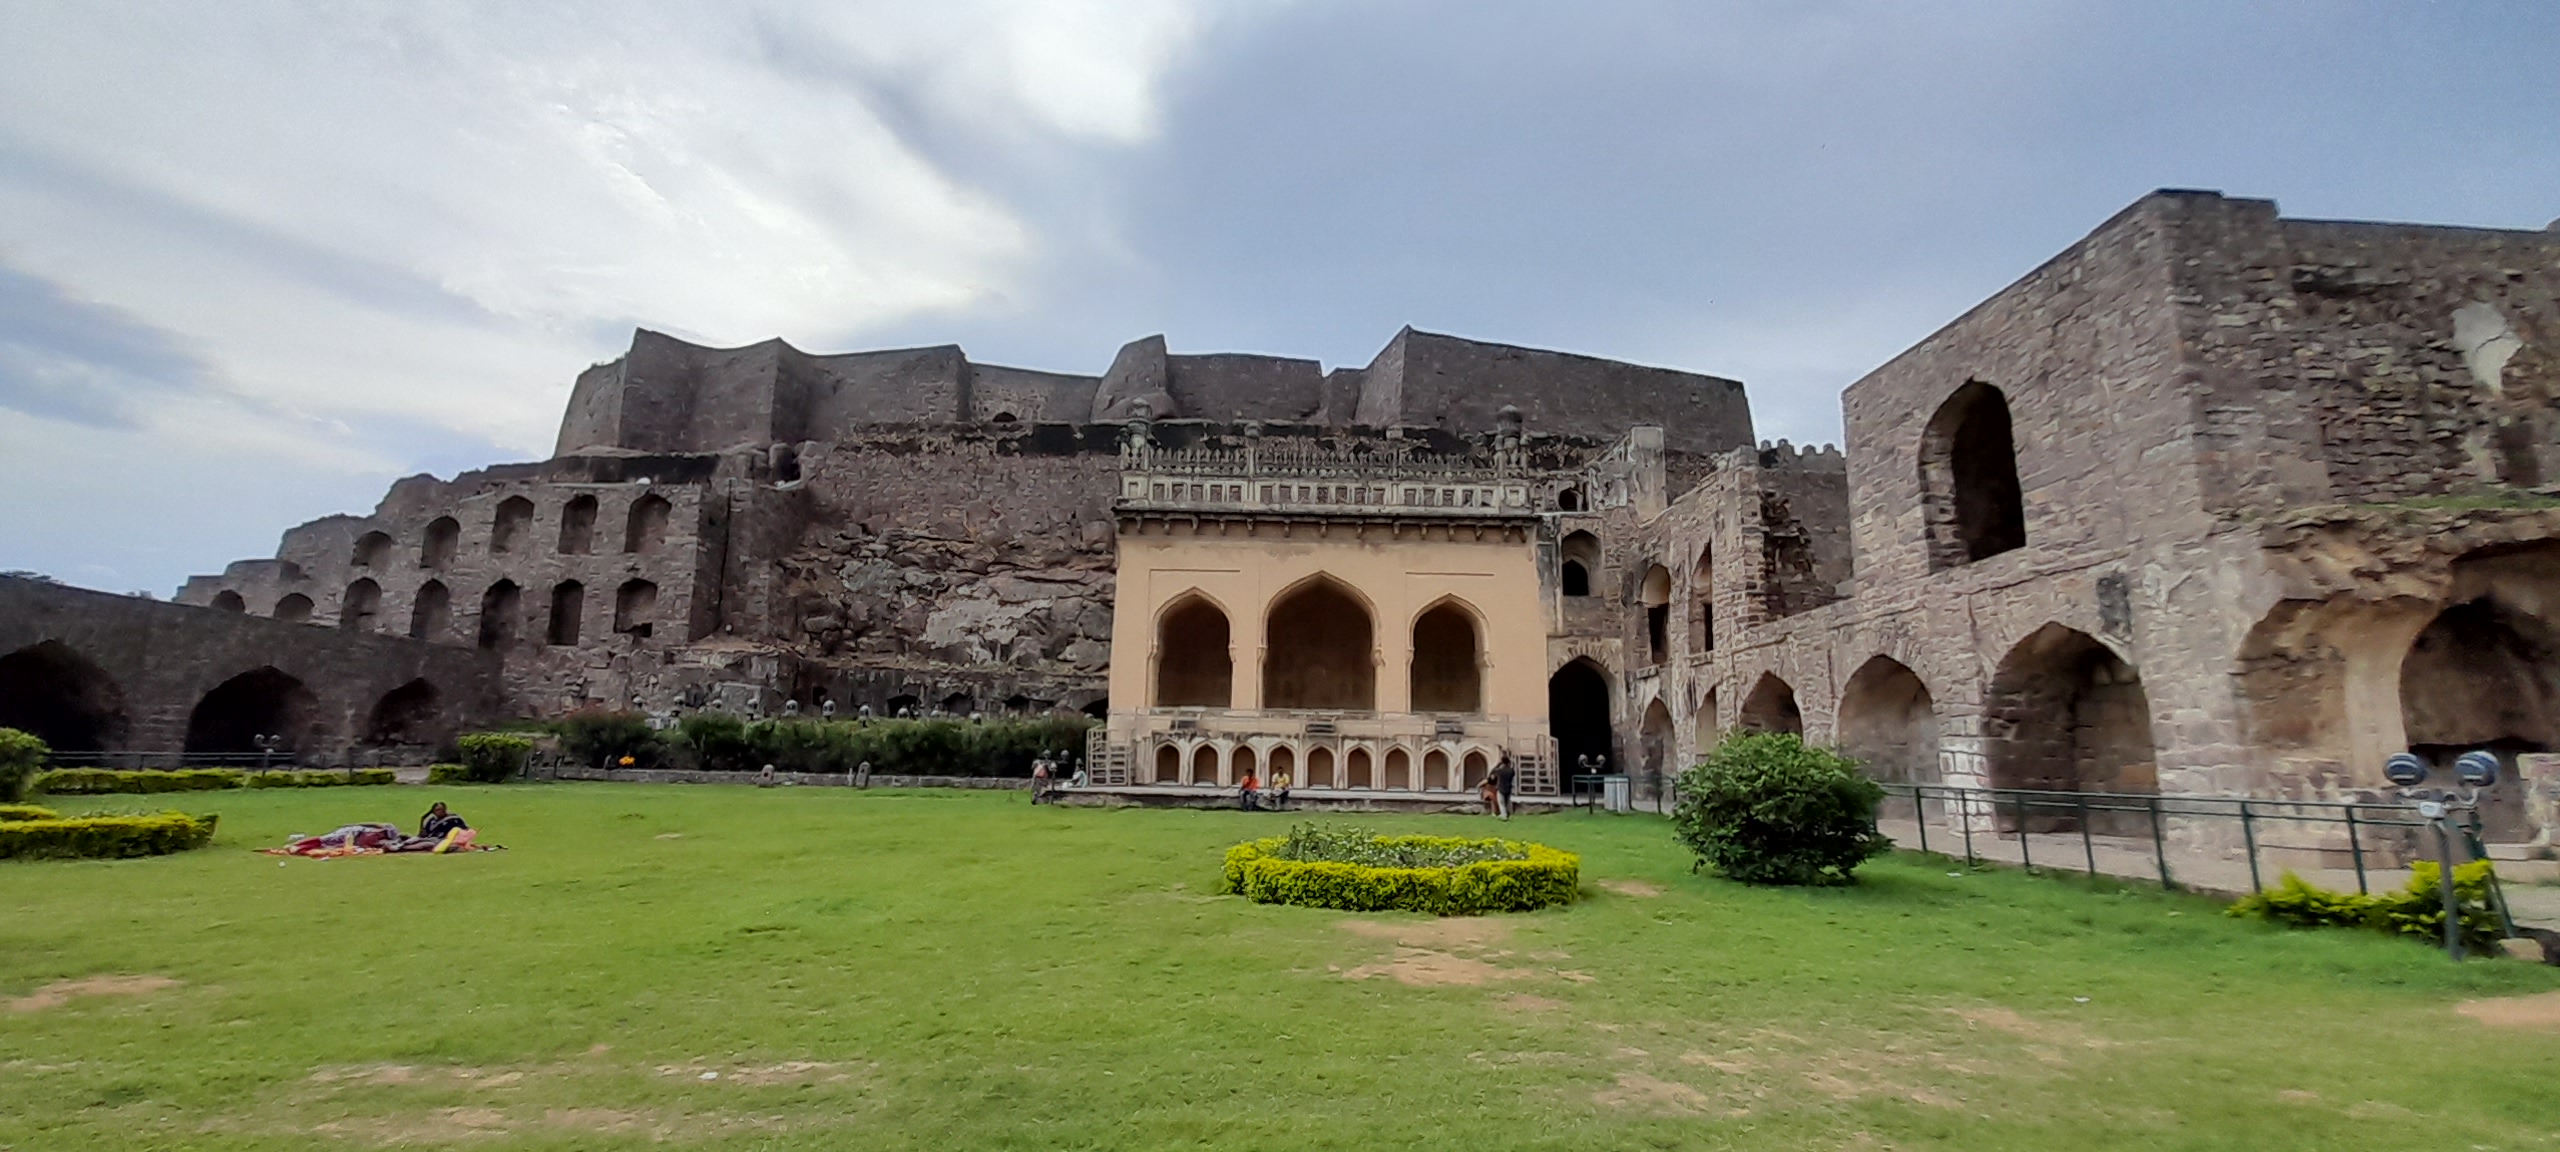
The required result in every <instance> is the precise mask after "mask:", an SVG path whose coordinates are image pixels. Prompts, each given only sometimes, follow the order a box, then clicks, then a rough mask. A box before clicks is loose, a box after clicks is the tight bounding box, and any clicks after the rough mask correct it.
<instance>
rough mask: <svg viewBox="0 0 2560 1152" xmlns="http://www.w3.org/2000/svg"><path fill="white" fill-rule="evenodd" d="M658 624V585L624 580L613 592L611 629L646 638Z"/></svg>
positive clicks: (644, 581)
mask: <svg viewBox="0 0 2560 1152" xmlns="http://www.w3.org/2000/svg"><path fill="white" fill-rule="evenodd" d="M657 626H658V586H657V585H656V584H653V583H651V582H649V581H647V580H625V581H623V582H622V587H620V588H617V589H615V590H614V593H613V630H614V631H616V632H620V633H624V634H626V635H629V636H633V637H636V638H638V639H642V640H646V639H648V638H649V636H650V634H651V633H653V632H654V631H656V629H657Z"/></svg>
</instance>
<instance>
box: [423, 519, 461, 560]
mask: <svg viewBox="0 0 2560 1152" xmlns="http://www.w3.org/2000/svg"><path fill="white" fill-rule="evenodd" d="M461 547H462V522H461V521H459V520H456V519H454V518H453V517H451V516H438V517H436V518H435V519H433V520H429V521H427V532H426V535H425V536H424V537H423V538H421V539H420V540H419V542H418V567H420V568H450V567H452V566H453V556H454V553H455V552H457V551H459V550H460V549H461Z"/></svg>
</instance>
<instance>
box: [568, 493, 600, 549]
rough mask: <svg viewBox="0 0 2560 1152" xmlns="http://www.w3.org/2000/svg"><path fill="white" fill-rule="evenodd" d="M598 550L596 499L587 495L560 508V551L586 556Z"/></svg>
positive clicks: (584, 494) (572, 499)
mask: <svg viewBox="0 0 2560 1152" xmlns="http://www.w3.org/2000/svg"><path fill="white" fill-rule="evenodd" d="M595 550H596V498H595V497H594V496H592V495H588V494H586V493H580V494H579V495H576V496H573V497H570V498H569V502H568V503H566V504H563V505H561V506H560V551H561V552H562V554H564V555H569V556H584V555H586V554H588V553H590V552H593V551H595Z"/></svg>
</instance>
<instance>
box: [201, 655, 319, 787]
mask: <svg viewBox="0 0 2560 1152" xmlns="http://www.w3.org/2000/svg"><path fill="white" fill-rule="evenodd" d="M316 704H317V702H316V701H315V700H314V699H313V697H312V695H311V690H310V689H308V688H305V687H303V685H302V681H300V680H297V679H295V678H293V677H292V676H289V675H286V674H285V673H283V672H280V671H278V670H276V669H275V668H272V667H266V668H255V669H251V670H250V671H247V672H243V673H241V674H239V675H237V676H234V677H232V678H230V679H228V680H225V681H223V682H222V683H220V684H218V685H215V686H214V688H213V690H212V691H210V692H207V693H205V694H204V696H203V698H202V699H199V700H198V701H196V706H195V710H194V711H192V712H190V713H188V714H187V742H186V750H187V751H189V752H194V753H201V754H207V755H226V754H227V755H235V756H237V755H254V754H257V753H259V752H261V751H263V749H261V748H260V747H259V746H258V738H259V737H261V736H269V737H274V738H275V739H276V740H277V741H279V742H280V744H281V750H282V751H283V752H284V753H285V754H286V756H287V761H286V762H288V763H290V762H291V760H290V757H291V754H292V751H293V750H294V749H295V748H297V747H300V746H301V744H302V743H303V739H304V737H305V736H306V735H308V734H309V733H310V730H311V729H314V728H316V727H317V725H316V724H314V723H313V717H314V715H315V713H316V712H317V707H316Z"/></svg>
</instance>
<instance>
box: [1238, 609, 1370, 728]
mask: <svg viewBox="0 0 2560 1152" xmlns="http://www.w3.org/2000/svg"><path fill="white" fill-rule="evenodd" d="M1263 635H1264V636H1266V637H1269V644H1268V648H1267V655H1266V656H1265V658H1264V663H1263V666H1262V704H1263V707H1266V708H1324V709H1341V710H1351V711H1369V710H1374V709H1375V708H1376V707H1377V706H1378V704H1377V695H1378V670H1377V657H1376V654H1375V653H1376V640H1375V637H1376V630H1375V626H1374V625H1373V624H1372V623H1371V622H1370V618H1369V610H1368V608H1366V607H1365V606H1363V605H1362V604H1361V603H1360V601H1359V600H1357V599H1355V598H1354V597H1353V596H1352V594H1351V592H1350V590H1349V589H1347V588H1345V587H1344V586H1343V585H1341V584H1340V583H1337V582H1336V581H1334V580H1333V579H1332V578H1330V577H1318V578H1316V579H1314V580H1311V581H1309V582H1308V583H1306V584H1305V585H1303V586H1301V587H1299V588H1298V589H1296V590H1295V591H1292V592H1290V593H1288V594H1287V595H1285V596H1283V597H1281V598H1280V599H1279V600H1278V601H1277V602H1275V603H1274V604H1272V606H1271V615H1270V618H1269V620H1268V621H1267V623H1266V626H1265V628H1264V629H1263Z"/></svg>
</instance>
